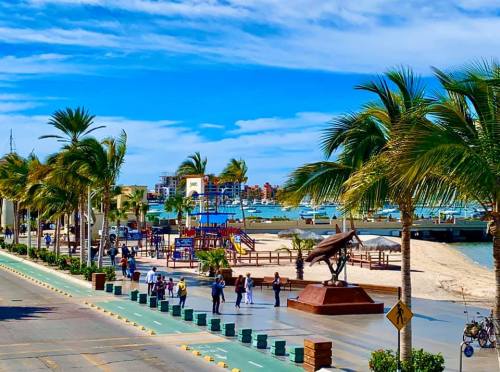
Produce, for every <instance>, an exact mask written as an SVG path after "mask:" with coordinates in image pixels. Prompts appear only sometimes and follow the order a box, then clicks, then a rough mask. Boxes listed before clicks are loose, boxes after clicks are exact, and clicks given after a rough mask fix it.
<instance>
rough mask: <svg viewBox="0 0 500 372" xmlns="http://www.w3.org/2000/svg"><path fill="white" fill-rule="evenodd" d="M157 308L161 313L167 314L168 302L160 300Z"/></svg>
mask: <svg viewBox="0 0 500 372" xmlns="http://www.w3.org/2000/svg"><path fill="white" fill-rule="evenodd" d="M159 308H160V311H161V312H163V313H168V301H167V300H161V301H160V306H159Z"/></svg>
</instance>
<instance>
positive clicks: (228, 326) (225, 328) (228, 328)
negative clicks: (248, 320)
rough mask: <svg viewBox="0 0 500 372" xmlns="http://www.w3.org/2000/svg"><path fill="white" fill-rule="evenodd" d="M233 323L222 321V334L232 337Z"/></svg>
mask: <svg viewBox="0 0 500 372" xmlns="http://www.w3.org/2000/svg"><path fill="white" fill-rule="evenodd" d="M234 334H235V332H234V323H223V324H222V335H224V336H227V337H234Z"/></svg>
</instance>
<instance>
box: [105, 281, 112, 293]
mask: <svg viewBox="0 0 500 372" xmlns="http://www.w3.org/2000/svg"><path fill="white" fill-rule="evenodd" d="M106 292H108V293H112V292H113V283H106Z"/></svg>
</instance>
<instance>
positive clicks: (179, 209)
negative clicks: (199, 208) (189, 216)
mask: <svg viewBox="0 0 500 372" xmlns="http://www.w3.org/2000/svg"><path fill="white" fill-rule="evenodd" d="M163 207H164V209H165V211H166V212H174V213H177V225H178V226H179V228H180V227H181V226H182V215H183V214H184V213H190V212H191V211H192V210H193V209H194V207H195V204H194V201H193V199H192V198H190V197H184V196H182V194H175V195H172V196H170V197H169V198H168V199H167V200H165V204H164V206H163Z"/></svg>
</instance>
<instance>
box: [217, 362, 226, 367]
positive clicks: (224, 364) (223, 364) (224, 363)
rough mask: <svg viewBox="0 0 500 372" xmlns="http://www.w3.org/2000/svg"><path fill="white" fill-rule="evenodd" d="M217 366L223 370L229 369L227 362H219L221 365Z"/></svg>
mask: <svg viewBox="0 0 500 372" xmlns="http://www.w3.org/2000/svg"><path fill="white" fill-rule="evenodd" d="M217 365H218V366H219V367H222V368H227V364H226V362H219V363H217Z"/></svg>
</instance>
